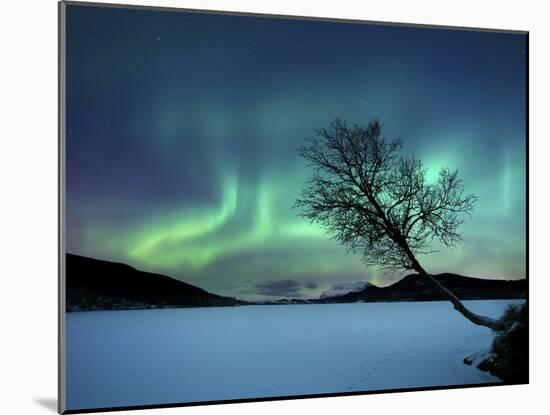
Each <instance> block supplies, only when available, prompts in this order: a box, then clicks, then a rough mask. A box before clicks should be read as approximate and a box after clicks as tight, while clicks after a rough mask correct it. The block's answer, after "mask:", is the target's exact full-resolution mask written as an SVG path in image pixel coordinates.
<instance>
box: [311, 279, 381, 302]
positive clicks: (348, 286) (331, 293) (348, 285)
mask: <svg viewBox="0 0 550 415" xmlns="http://www.w3.org/2000/svg"><path fill="white" fill-rule="evenodd" d="M369 285H371V284H370V283H368V282H364V281H359V282H342V283H339V284H334V285H332V286H331V287H330V288H329V289H328V290H325V291H323V292H322V293H321V296H320V297H319V299H320V300H322V299H324V298H330V297H338V296H341V295H346V294H348V293H350V292H356V291H361V290H363V289H364V288H366V287H368V286H369Z"/></svg>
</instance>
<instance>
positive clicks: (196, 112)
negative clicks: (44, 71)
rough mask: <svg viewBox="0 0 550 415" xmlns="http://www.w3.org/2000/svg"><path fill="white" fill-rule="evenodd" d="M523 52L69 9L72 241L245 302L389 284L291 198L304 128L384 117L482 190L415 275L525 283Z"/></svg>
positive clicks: (91, 252) (239, 21)
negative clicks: (445, 243)
mask: <svg viewBox="0 0 550 415" xmlns="http://www.w3.org/2000/svg"><path fill="white" fill-rule="evenodd" d="M525 54H526V38H525V35H523V34H518V33H495V32H476V31H465V30H448V29H436V28H420V27H401V26H387V25H374V24H349V23H343V22H326V21H306V20H295V19H274V18H265V17H263V18H262V17H252V16H227V15H215V14H200V13H189V12H178V13H176V12H168V11H157V10H135V9H122V8H108V7H90V6H77V5H69V6H68V7H67V67H66V68H67V96H66V99H67V101H66V102H67V125H66V130H67V144H66V145H67V147H66V151H67V159H66V166H67V176H66V179H67V182H66V183H67V195H66V201H67V202H66V203H67V227H66V229H67V234H66V236H67V238H66V240H67V251H68V252H71V253H76V254H80V255H85V256H89V257H94V258H99V259H106V260H112V261H118V262H124V263H127V264H130V265H132V266H134V267H136V268H139V269H142V270H148V271H154V272H160V273H164V274H166V275H170V276H173V277H176V278H179V279H181V280H184V281H186V282H189V283H191V284H195V285H198V286H200V287H202V288H205V289H207V290H209V291H212V292H215V293H218V294H222V295H230V296H234V297H238V298H242V299H251V300H257V299H275V298H280V297H296V298H313V297H317V296H318V295H319V294H320V293H321V292H322V291H323V290H324V289H326V288H328V287H329V286H330V285H332V284H334V283H339V282H352V281H370V282H372V283H375V284H378V285H387V284H390V283H392V282H394V281H395V280H396V279H398V278H401V277H402V275H398V274H385V273H382V272H381V271H380V270H378V269H377V268H376V267H369V268H367V267H365V265H364V264H363V263H362V262H361V259H360V256H359V255H353V254H352V253H347V251H346V249H345V247H343V246H341V245H339V244H338V243H337V242H335V241H334V240H331V239H330V236H329V235H327V234H326V233H325V232H324V231H323V229H321V228H320V227H318V226H317V225H315V224H310V223H309V222H308V221H307V220H305V219H301V218H299V217H297V212H296V210H295V209H293V208H292V205H293V203H294V201H295V199H296V197H297V196H298V193H299V191H300V189H301V187H302V185H303V182H304V181H305V180H306V179H307V178H308V177H309V176H310V174H311V171H310V170H309V169H308V168H307V167H306V166H305V164H304V162H303V160H302V159H300V158H299V156H298V155H297V153H296V148H297V147H298V146H299V145H301V144H303V142H304V140H305V139H306V138H308V137H311V136H312V135H313V134H314V129H316V128H320V127H324V126H327V125H328V123H329V122H330V120H332V119H333V118H334V117H341V118H344V119H345V120H347V121H348V123H352V124H353V123H368V122H369V121H370V120H372V119H373V118H378V119H380V121H381V122H382V124H383V128H384V135H385V136H386V137H388V138H401V139H402V140H403V143H404V147H403V153H404V154H414V155H415V156H417V157H419V158H421V159H422V160H423V161H424V163H425V167H426V168H427V169H428V178H429V179H430V180H433V179H434V178H435V177H436V176H437V173H438V171H439V168H440V167H443V166H447V167H450V168H458V169H459V170H460V172H461V175H462V177H463V178H464V180H465V184H466V189H467V190H468V191H469V192H472V193H475V194H476V195H477V196H478V197H479V200H478V203H477V205H476V207H475V210H474V213H473V216H472V218H471V220H469V219H467V220H466V222H465V223H464V225H463V226H462V228H461V230H462V233H463V238H464V241H463V243H462V244H461V245H460V246H459V247H458V248H456V249H454V250H448V249H440V250H439V252H438V253H435V254H431V255H428V256H423V257H421V258H420V260H421V262H422V264H423V265H424V268H426V269H427V270H428V271H429V272H432V273H437V272H455V273H459V274H463V275H470V276H478V277H487V278H504V279H516V278H523V277H525V274H526V237H525V234H526V209H525V203H526V186H525V182H526V168H525V165H526V153H525V143H526V129H525V124H526V119H525V112H526V111H525V105H526V101H525V93H526V91H525V87H526V85H525V83H526V82H525V78H526V73H525V70H526V67H525V61H526V55H525ZM435 248H440V247H437V246H435Z"/></svg>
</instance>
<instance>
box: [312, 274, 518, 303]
mask: <svg viewBox="0 0 550 415" xmlns="http://www.w3.org/2000/svg"><path fill="white" fill-rule="evenodd" d="M434 277H435V278H436V279H437V280H438V281H439V282H440V283H441V284H443V285H444V286H445V287H446V288H448V289H449V290H451V291H452V292H453V293H454V294H455V295H456V296H457V297H458V298H460V299H461V300H489V299H513V298H525V297H526V293H527V281H526V280H525V279H522V280H488V279H481V278H472V277H464V276H462V275H456V274H438V275H434ZM437 300H447V297H445V296H444V295H443V294H441V293H440V292H439V291H438V290H437V289H436V288H434V287H433V286H432V285H431V284H430V283H429V282H428V281H425V280H424V279H423V278H421V277H420V276H419V275H417V274H410V275H407V276H406V277H404V278H403V279H401V280H400V281H398V282H396V283H394V284H392V285H389V286H387V287H378V286H376V285H372V284H370V285H369V286H367V287H365V288H364V289H362V290H360V291H352V292H349V293H347V294H345V295H338V296H333V297H325V298H322V299H319V300H311V302H316V303H349V302H357V301H364V302H375V301H437Z"/></svg>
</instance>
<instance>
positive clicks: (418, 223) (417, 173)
mask: <svg viewBox="0 0 550 415" xmlns="http://www.w3.org/2000/svg"><path fill="white" fill-rule="evenodd" d="M401 147H402V143H401V141H400V140H391V141H388V140H386V139H384V138H383V137H382V126H381V124H380V123H379V122H378V121H373V122H370V123H369V124H368V125H367V126H362V125H354V126H353V127H349V126H348V125H346V123H345V121H343V120H341V119H335V120H334V121H332V122H331V123H330V125H329V127H328V128H321V129H319V130H316V136H315V137H314V138H311V139H309V140H308V142H307V144H306V145H303V146H301V147H300V148H299V149H298V153H299V155H300V156H301V157H303V158H304V159H305V160H306V162H307V163H308V166H310V167H312V168H313V170H314V173H313V176H312V178H311V179H310V180H308V181H307V182H306V183H305V186H304V189H303V190H302V193H301V195H300V197H299V198H298V199H297V200H296V203H295V206H296V207H297V208H298V209H299V210H300V213H299V215H300V216H302V217H305V218H308V219H310V220H311V221H313V222H317V223H319V224H320V225H321V226H322V227H323V228H325V229H326V230H327V231H328V233H329V234H330V235H331V236H332V237H333V238H334V239H336V240H338V241H339V242H340V243H341V244H343V245H345V246H347V247H348V248H349V249H350V250H351V251H352V252H360V253H361V254H362V257H363V261H364V262H365V263H366V264H367V265H373V264H375V265H379V266H380V267H381V268H382V269H384V270H387V271H406V270H412V271H416V272H417V273H418V274H419V275H420V277H421V278H424V279H426V280H427V281H429V282H430V283H431V284H432V285H433V286H434V287H435V288H436V289H437V290H439V291H440V292H442V293H443V294H444V295H445V296H446V297H447V298H448V299H449V300H450V301H451V303H452V304H453V305H454V308H455V309H456V310H457V311H459V312H460V313H461V314H462V315H463V316H464V317H466V318H467V319H468V320H470V321H471V322H473V323H475V324H477V325H481V326H485V327H489V328H491V329H498V328H499V327H500V323H499V322H498V321H496V320H493V319H491V318H488V317H484V316H480V315H477V314H475V313H473V312H472V311H470V310H468V309H467V308H466V307H465V306H464V304H462V302H461V301H460V299H459V298H458V297H457V296H456V295H454V294H453V293H452V292H451V291H450V290H448V289H447V288H445V287H444V286H443V285H442V284H441V283H440V282H439V281H438V280H437V279H436V278H434V277H433V276H431V275H430V274H429V273H428V272H427V271H426V270H425V269H424V268H423V267H422V266H421V265H420V262H419V261H418V258H417V256H418V255H419V254H427V253H432V252H435V251H433V250H432V248H431V245H432V242H433V241H434V240H439V241H440V242H441V243H442V244H443V245H444V246H446V247H455V246H456V244H457V243H458V242H459V241H461V235H460V233H458V230H457V229H458V227H459V225H460V224H462V222H463V219H462V216H464V215H468V216H469V215H470V213H471V211H472V209H473V206H474V204H475V202H476V200H477V198H476V196H474V195H471V194H465V193H464V187H463V182H462V180H461V179H460V178H459V177H458V170H455V171H450V170H449V169H447V168H442V169H441V171H440V172H439V178H438V180H437V182H436V183H430V182H428V180H427V179H426V169H425V168H424V167H423V165H422V162H421V161H420V160H419V159H417V158H415V157H413V156H411V157H402V156H400V154H399V152H400V150H401Z"/></svg>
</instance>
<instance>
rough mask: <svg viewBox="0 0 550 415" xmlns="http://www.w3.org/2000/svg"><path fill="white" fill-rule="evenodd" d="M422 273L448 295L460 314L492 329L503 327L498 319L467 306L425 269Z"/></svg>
mask: <svg viewBox="0 0 550 415" xmlns="http://www.w3.org/2000/svg"><path fill="white" fill-rule="evenodd" d="M420 275H421V276H422V277H423V278H425V279H426V280H427V281H429V282H430V283H431V284H432V285H433V286H434V287H436V288H437V289H438V291H440V292H441V293H443V294H444V295H445V296H446V297H448V299H449V301H450V302H451V303H453V306H454V308H455V310H456V311H458V312H459V313H460V314H462V315H463V316H464V317H466V318H467V319H468V320H470V321H471V322H472V323H474V324H477V325H478V326H484V327H488V328H490V329H491V330H499V329H501V328H502V324H501V323H500V322H499V321H498V320H494V319H492V318H490V317H485V316H480V315H478V314H475V313H473V312H472V311H470V310H468V309H467V308H466V306H465V305H464V304H462V301H460V299H459V298H458V297H457V296H456V295H454V294H453V292H452V291H450V290H449V289H448V288H446V287H444V286H443V285H442V284H441V283H440V282H439V281H438V280H436V279H435V278H434V277H432V276H431V275H430V274H428V273H426V272H425V271H424V272H421V273H420Z"/></svg>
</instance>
